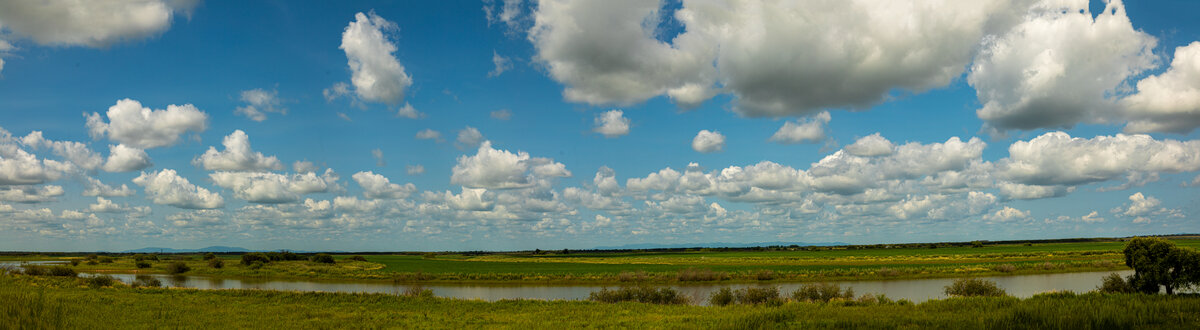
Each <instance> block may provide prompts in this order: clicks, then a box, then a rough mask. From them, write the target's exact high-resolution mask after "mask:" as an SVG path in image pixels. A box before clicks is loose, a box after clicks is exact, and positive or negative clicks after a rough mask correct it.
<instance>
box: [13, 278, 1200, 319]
mask: <svg viewBox="0 0 1200 330" xmlns="http://www.w3.org/2000/svg"><path fill="white" fill-rule="evenodd" d="M0 301H4V302H5V303H4V304H0V328H14V329H25V328H28V329H59V328H121V329H125V328H145V329H149V328H156V329H157V328H274V329H278V328H305V329H308V328H334V327H338V328H430V327H435V328H518V329H530V328H585V327H587V328H747V329H748V328H772V327H788V328H953V329H959V328H969V329H980V328H1006V329H1007V328H1060V329H1133V328H1138V329H1143V328H1196V327H1200V297H1197V296H1163V295H1105V294H1097V293H1089V294H1080V295H1076V294H1047V295H1039V296H1035V297H1033V298H1028V299H1017V298H1011V297H1000V298H953V299H945V300H933V301H929V302H925V303H921V304H903V303H900V304H865V305H854V304H847V303H845V302H831V303H802V302H788V303H784V304H782V305H777V306H766V305H734V306H725V307H705V306H692V305H652V304H641V303H616V304H608V303H598V302H589V301H499V302H483V301H466V300H452V299H441V298H414V297H405V296H394V295H382V294H338V293H298V292H277V291H255V290H212V291H201V290H187V289H157V288H154V289H146V288H141V289H135V288H129V287H126V286H122V285H118V286H116V287H106V288H88V287H85V286H83V285H82V284H80V281H79V280H77V279H73V278H49V277H31V276H14V275H0Z"/></svg>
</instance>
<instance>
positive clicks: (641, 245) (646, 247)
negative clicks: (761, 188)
mask: <svg viewBox="0 0 1200 330" xmlns="http://www.w3.org/2000/svg"><path fill="white" fill-rule="evenodd" d="M790 245H799V246H838V245H849V244H846V243H842V242H828V243H804V242H759V243H722V242H712V243H677V244H660V243H638V244H625V245H621V246H597V247H596V250H651V249H686V248H724V247H727V248H748V247H757V246H790Z"/></svg>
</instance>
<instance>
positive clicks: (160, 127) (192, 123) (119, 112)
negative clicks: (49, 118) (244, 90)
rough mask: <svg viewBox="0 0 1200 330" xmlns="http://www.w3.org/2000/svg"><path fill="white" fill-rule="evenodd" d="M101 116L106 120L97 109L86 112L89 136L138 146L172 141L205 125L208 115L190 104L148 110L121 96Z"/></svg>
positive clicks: (155, 145) (148, 146) (157, 145)
mask: <svg viewBox="0 0 1200 330" xmlns="http://www.w3.org/2000/svg"><path fill="white" fill-rule="evenodd" d="M105 116H107V117H108V122H105V121H104V118H103V117H102V116H101V115H100V114H99V113H95V112H93V113H92V114H91V115H87V127H88V133H89V134H90V135H91V136H92V138H100V137H104V136H108V139H109V140H112V141H116V142H119V143H122V144H125V145H128V146H131V147H135V148H141V149H149V148H156V147H164V146H170V145H174V144H176V143H178V142H179V136H180V135H181V134H183V133H186V132H195V133H199V132H203V131H204V130H205V129H207V128H208V115H207V114H205V113H204V112H203V111H200V109H197V108H196V107H195V106H193V105H191V104H184V105H174V104H172V105H169V106H167V109H166V110H151V109H150V108H145V107H142V104H141V103H140V102H138V101H135V100H131V99H122V100H120V101H117V104H115V105H113V106H111V107H109V108H108V112H106V113H105Z"/></svg>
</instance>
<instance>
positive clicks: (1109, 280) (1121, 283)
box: [1096, 273, 1137, 293]
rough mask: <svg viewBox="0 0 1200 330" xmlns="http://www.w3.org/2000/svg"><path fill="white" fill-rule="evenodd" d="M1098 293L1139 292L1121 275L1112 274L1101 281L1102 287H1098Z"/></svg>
mask: <svg viewBox="0 0 1200 330" xmlns="http://www.w3.org/2000/svg"><path fill="white" fill-rule="evenodd" d="M1096 290H1097V291H1100V292H1103V293H1134V292H1137V290H1134V289H1133V285H1130V284H1129V281H1126V280H1125V278H1123V277H1121V275H1120V274H1117V273H1112V274H1108V276H1105V277H1104V279H1103V280H1101V281H1100V286H1098V287H1096Z"/></svg>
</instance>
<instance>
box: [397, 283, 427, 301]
mask: <svg viewBox="0 0 1200 330" xmlns="http://www.w3.org/2000/svg"><path fill="white" fill-rule="evenodd" d="M400 295H401V296H405V297H413V298H433V290H430V289H426V288H424V287H421V286H420V285H410V286H408V287H407V288H405V289H404V292H402V293H400Z"/></svg>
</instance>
